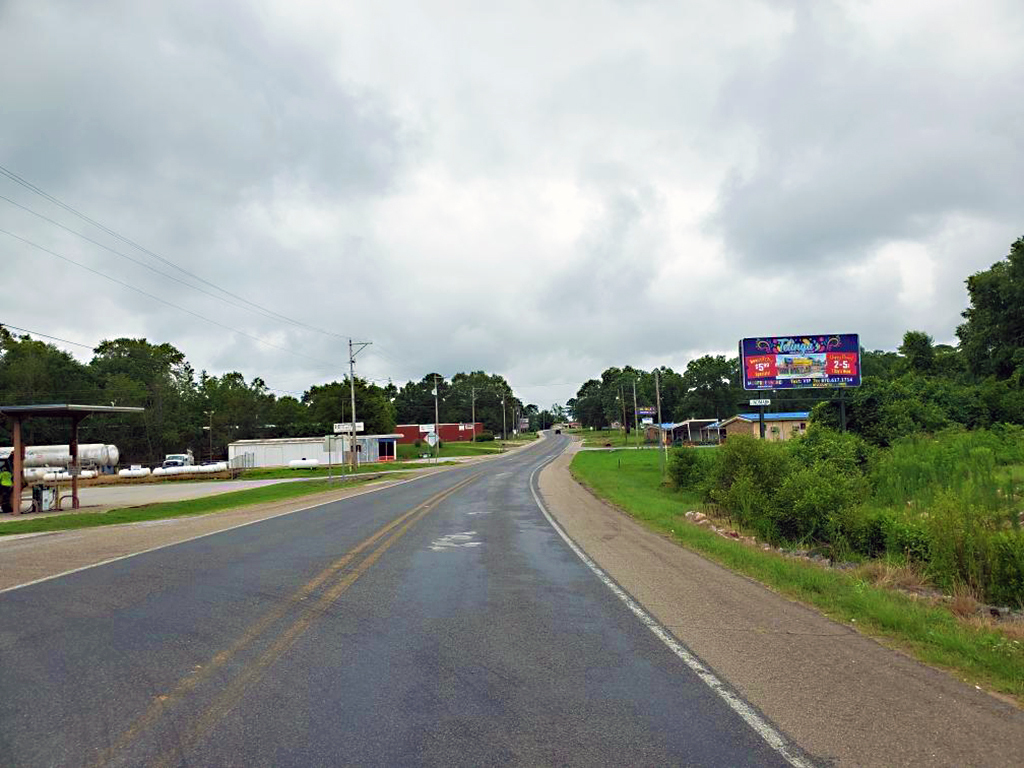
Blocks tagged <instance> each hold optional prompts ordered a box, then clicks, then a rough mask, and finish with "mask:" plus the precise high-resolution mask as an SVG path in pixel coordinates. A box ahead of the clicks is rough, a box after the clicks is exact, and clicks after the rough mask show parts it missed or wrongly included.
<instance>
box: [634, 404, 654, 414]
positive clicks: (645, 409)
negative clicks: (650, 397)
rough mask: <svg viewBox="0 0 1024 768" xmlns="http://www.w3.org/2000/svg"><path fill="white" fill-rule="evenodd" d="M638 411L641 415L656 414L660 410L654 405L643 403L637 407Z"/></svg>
mask: <svg viewBox="0 0 1024 768" xmlns="http://www.w3.org/2000/svg"><path fill="white" fill-rule="evenodd" d="M636 412H637V413H638V414H639V415H640V416H654V415H655V414H656V413H657V412H658V409H657V408H655V407H654V406H653V405H641V406H640V407H639V408H637V409H636Z"/></svg>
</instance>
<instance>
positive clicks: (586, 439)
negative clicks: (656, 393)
mask: <svg viewBox="0 0 1024 768" xmlns="http://www.w3.org/2000/svg"><path fill="white" fill-rule="evenodd" d="M572 434H578V435H582V436H583V447H585V448H603V447H605V446H606V445H607V444H608V443H611V445H612V447H613V448H623V447H627V446H628V447H635V446H637V445H650V446H654V445H655V443H646V442H644V433H643V430H642V429H641V430H640V432H639V433H637V432H630V433H629V437H628V438H627V437H626V434H625V433H624V432H622V431H620V430H617V429H595V430H589V429H588V430H584V431H583V432H579V431H575V430H574V431H573V433H572Z"/></svg>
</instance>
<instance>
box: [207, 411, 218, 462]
mask: <svg viewBox="0 0 1024 768" xmlns="http://www.w3.org/2000/svg"><path fill="white" fill-rule="evenodd" d="M214 413H216V411H207V412H206V415H207V416H209V417H210V426H208V427H207V429H208V430H210V463H211V464H212V463H213V414H214Z"/></svg>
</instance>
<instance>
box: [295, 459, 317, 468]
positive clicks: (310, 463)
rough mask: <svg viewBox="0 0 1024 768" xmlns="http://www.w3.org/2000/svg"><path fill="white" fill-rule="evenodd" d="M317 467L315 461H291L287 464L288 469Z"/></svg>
mask: <svg viewBox="0 0 1024 768" xmlns="http://www.w3.org/2000/svg"><path fill="white" fill-rule="evenodd" d="M319 466H320V462H319V461H317V460H316V459H292V460H291V461H289V462H288V467H289V468H290V469H312V468H313V467H319Z"/></svg>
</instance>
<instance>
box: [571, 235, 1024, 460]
mask: <svg viewBox="0 0 1024 768" xmlns="http://www.w3.org/2000/svg"><path fill="white" fill-rule="evenodd" d="M966 284H967V293H968V300H969V305H968V307H967V309H965V310H964V312H963V313H962V316H963V318H964V322H963V323H962V324H961V325H960V326H959V327H958V328H957V329H956V337H957V341H958V343H957V344H956V345H955V346H954V345H949V344H936V343H935V342H934V339H933V338H932V337H931V336H930V335H928V334H927V333H925V332H924V331H919V330H909V331H907V332H906V333H905V334H904V336H903V342H902V344H901V345H900V346H899V348H898V350H895V351H887V350H873V351H869V350H865V349H862V350H861V374H862V385H861V386H860V387H858V388H855V389H850V390H847V391H837V390H825V391H813V390H798V391H780V392H775V393H772V395H771V399H772V406H771V410H775V411H793V410H800V411H805V410H806V411H811V421H812V422H818V423H822V424H825V425H827V426H831V427H838V426H839V422H840V404H839V400H840V399H841V398H842V399H844V400H845V401H846V411H847V425H848V428H849V429H850V430H852V431H855V432H858V433H860V434H861V435H863V436H864V437H865V438H866V439H868V440H869V441H870V442H872V443H874V444H876V445H889V444H890V443H892V442H893V441H894V440H897V439H898V438H900V437H904V436H907V435H910V434H914V433H918V432H934V431H936V430H939V429H943V428H946V427H951V426H958V425H959V426H963V427H965V428H967V429H974V428H978V427H988V426H991V425H993V424H999V423H1006V424H1024V237H1022V238H1019V239H1018V240H1016V241H1015V242H1014V243H1013V244H1012V245H1011V246H1010V251H1009V254H1008V255H1007V256H1006V258H1004V259H1002V260H1000V261H998V262H996V263H995V264H993V265H992V266H991V267H990V268H989V269H987V270H983V271H981V272H978V273H976V274H974V275H971V276H970V277H968V278H967V279H966ZM658 374H659V379H660V387H661V405H662V416H663V418H664V420H665V421H670V420H671V421H683V420H685V419H688V418H719V419H721V418H726V417H729V416H732V415H734V414H736V413H737V412H739V411H741V410H749V409H748V408H745V407H744V405H743V404H744V402H745V401H746V400H747V399H748V398H749V397H750V396H751V395H750V393H748V392H745V391H744V390H743V387H742V381H741V377H740V362H739V358H738V357H726V356H724V355H706V356H704V357H700V358H697V359H695V360H692V361H691V362H690V363H689V364H688V365H687V366H686V370H685V371H683V372H682V373H679V372H676V371H673V370H672V369H671V368H667V367H662V368H659V369H658ZM634 383H635V385H636V391H637V400H636V402H637V404H638V405H639V406H641V407H643V406H651V405H654V404H655V391H654V372H653V371H643V370H640V369H637V368H633V367H631V366H624V367H622V368H618V367H612V368H608V369H607V370H606V371H604V373H602V374H601V377H600V379H590V380H589V381H586V382H584V383H583V385H582V386H581V387H580V388H579V391H578V392H577V394H576V397H575V398H573V399H571V400H570V401H568V403H567V406H568V407H569V408H570V409H571V411H572V413H573V414H574V416H575V418H576V419H578V420H580V421H581V422H582V423H583V425H584V426H587V427H595V428H602V427H608V426H609V425H610V424H611V423H612V422H614V421H619V422H623V423H624V424H625V426H626V428H627V429H628V428H630V427H631V426H632V425H633V423H634V412H633V386H634Z"/></svg>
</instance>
